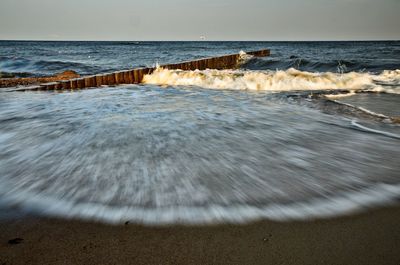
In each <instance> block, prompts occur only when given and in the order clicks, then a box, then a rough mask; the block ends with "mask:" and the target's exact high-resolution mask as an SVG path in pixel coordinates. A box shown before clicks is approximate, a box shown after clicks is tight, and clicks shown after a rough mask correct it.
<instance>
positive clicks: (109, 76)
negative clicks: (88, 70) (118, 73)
mask: <svg viewBox="0 0 400 265" xmlns="http://www.w3.org/2000/svg"><path fill="white" fill-rule="evenodd" d="M106 77H107V85H109V86H114V85H115V75H114V73H110V74H107V75H106Z"/></svg>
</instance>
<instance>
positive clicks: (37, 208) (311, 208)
mask: <svg viewBox="0 0 400 265" xmlns="http://www.w3.org/2000/svg"><path fill="white" fill-rule="evenodd" d="M0 188H1V187H0ZM0 191H1V189H0ZM1 192H2V194H4V192H3V191H1ZM399 195H400V185H398V184H385V183H377V184H376V185H373V186H371V187H366V188H363V189H361V190H357V191H356V190H354V191H348V192H345V193H340V194H337V195H335V196H332V197H320V198H312V199H309V200H308V201H299V202H294V203H290V204H279V203H271V204H270V205H267V206H254V205H246V204H243V205H231V206H226V205H218V204H210V205H208V206H204V207H190V206H175V207H160V208H145V207H132V206H116V205H113V206H110V205H104V204H99V203H84V202H73V201H66V200H60V199H55V198H50V197H46V196H40V195H37V194H29V193H20V194H18V195H15V194H10V195H9V196H6V197H3V198H1V197H0V199H1V200H0V202H1V204H3V205H19V210H22V212H23V213H24V212H28V213H36V214H43V215H50V216H59V217H63V218H78V219H83V220H98V221H101V222H106V223H112V224H121V223H124V222H126V221H131V222H134V223H139V224H146V225H165V224H216V223H247V222H250V221H255V220H261V219H269V220H274V221H290V220H310V219H315V218H329V217H335V216H338V215H346V214H349V213H354V212H359V211H362V210H364V209H369V208H372V207H377V206H384V205H388V204H391V203H394V202H396V201H397V200H398V198H399ZM1 204H0V205H1Z"/></svg>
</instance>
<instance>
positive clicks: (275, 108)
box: [0, 42, 400, 224]
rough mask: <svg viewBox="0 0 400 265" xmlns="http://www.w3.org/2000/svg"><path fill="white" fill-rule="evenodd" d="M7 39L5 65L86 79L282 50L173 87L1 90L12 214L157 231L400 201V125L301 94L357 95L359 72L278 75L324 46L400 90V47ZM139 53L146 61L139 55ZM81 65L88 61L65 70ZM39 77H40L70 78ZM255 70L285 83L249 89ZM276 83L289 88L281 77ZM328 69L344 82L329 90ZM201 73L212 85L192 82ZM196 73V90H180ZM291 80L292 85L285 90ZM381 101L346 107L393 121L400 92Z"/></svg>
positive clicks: (2, 181) (0, 193)
mask: <svg viewBox="0 0 400 265" xmlns="http://www.w3.org/2000/svg"><path fill="white" fill-rule="evenodd" d="M5 43H7V42H0V46H1V47H2V48H1V50H0V52H1V53H2V55H1V56H3V57H4V56H9V57H10V58H11V57H12V56H20V57H24V58H25V57H26V58H25V59H27V58H28V59H29V60H31V61H40V60H45V61H52V60H57V61H64V60H65V61H68V64H69V63H70V62H72V61H74V62H79V63H82V65H84V66H82V68H81V66H76V68H75V69H76V70H78V71H79V72H80V73H91V72H97V71H108V70H110V69H119V68H123V67H133V66H136V65H147V64H152V63H154V62H155V61H157V60H159V61H160V62H169V61H176V60H178V61H179V60H186V59H189V58H193V57H204V56H211V55H213V54H225V53H229V52H237V51H238V50H241V49H243V50H248V49H251V50H252V49H258V48H266V47H267V48H271V49H272V53H273V56H272V57H270V58H265V59H256V60H250V61H248V62H247V64H245V65H244V66H242V69H240V70H236V72H235V71H233V72H229V71H217V72H210V71H203V72H179V71H178V72H172V73H168V74H172V75H175V74H176V75H177V76H178V78H175V77H176V76H175V77H174V78H175V79H173V78H171V77H168V78H167V79H166V80H167V81H168V80H169V81H168V82H164V83H162V84H163V86H158V85H155V84H157V82H154V83H155V84H143V85H126V86H117V87H109V88H105V87H103V88H100V89H92V90H81V91H75V92H63V93H56V92H25V93H21V92H1V91H0V205H1V206H2V207H3V208H4V207H6V208H7V210H6V211H7V213H8V212H9V211H11V209H12V210H22V211H24V212H34V213H41V214H49V215H58V216H61V217H75V218H90V219H96V220H100V221H106V222H124V221H127V220H131V221H136V222H141V223H146V224H148V223H156V224H160V223H176V222H184V223H203V222H221V221H224V222H242V221H249V220H254V219H258V218H271V219H278V220H288V219H292V218H297V219H298V218H313V217H322V216H334V215H338V214H343V213H347V212H349V211H354V210H359V209H363V208H365V207H371V206H374V205H383V204H386V203H391V202H393V201H396V200H397V199H398V198H399V195H400V163H399V157H400V156H399V155H400V126H399V125H398V124H396V123H392V122H390V121H389V120H387V119H373V118H370V117H369V116H368V115H367V116H362V115H361V116H360V115H358V114H357V113H356V112H354V113H353V112H352V111H349V110H347V109H343V110H341V108H345V107H346V106H344V105H343V106H342V105H338V106H337V107H336V108H331V109H329V111H326V109H322V108H318V107H315V106H317V105H318V104H317V103H318V102H322V103H323V102H325V101H324V99H310V98H307V97H305V98H304V97H301V99H300V100H296V99H294V98H293V97H292V95H293V93H292V90H296V87H298V90H302V91H306V92H307V91H308V90H309V89H308V88H313V89H318V88H321V89H329V88H330V87H331V86H332V85H333V84H336V85H338V86H339V85H340V86H341V87H339V88H349V84H350V83H344V82H343V80H344V79H343V78H344V77H345V76H346V75H344V77H343V75H342V74H341V73H339V74H338V73H337V72H335V73H328V72H324V73H320V72H321V71H322V69H323V68H318V67H316V68H315V69H311V70H312V72H313V73H306V72H304V70H307V69H303V71H299V70H293V69H292V70H291V69H287V68H285V67H284V64H281V67H282V69H283V71H281V72H280V71H272V70H271V69H269V68H271V67H272V66H273V65H274V64H273V63H271V62H272V61H273V60H275V59H276V58H281V59H282V58H289V57H290V56H289V55H290V54H296V55H297V56H300V57H304V58H309V57H313V58H317V57H318V56H317V55H318V51H320V50H323V51H324V52H322V55H321V56H320V57H321V59H319V60H320V61H326V62H329V61H330V60H333V59H332V58H334V57H335V58H336V59H338V58H339V57H342V56H345V55H346V56H347V57H348V58H347V59H348V60H350V61H351V60H353V59H354V60H358V64H359V67H370V70H371V72H370V73H360V71H361V70H362V69H361V68H360V69H359V70H360V71H357V72H353V73H348V76H349V78H348V80H350V81H351V80H353V79H356V78H358V77H362V80H367V81H368V82H370V83H363V82H364V81H363V82H360V84H359V86H360V88H363V86H371V85H374V86H382V87H384V88H390V89H393V91H392V92H393V93H395V92H396V91H398V89H399V87H398V83H397V82H398V72H396V71H386V72H383V70H396V69H399V68H400V67H398V60H397V61H396V60H394V59H396V58H397V59H398V43H397V42H390V43H379V45H380V46H379V47H381V48H382V49H378V51H379V52H381V53H382V54H383V55H382V58H381V59H380V60H377V61H376V62H373V57H374V56H375V55H374V54H372V53H371V54H370V53H364V54H360V51H361V50H365V49H372V47H374V45H375V48H376V44H372V43H356V44H354V46H355V47H353V44H352V43H347V44H343V43H311V44H310V43H267V44H265V43H216V44H210V43H203V42H201V43H200V42H199V43H166V44H165V45H164V44H162V43H89V44H87V43H52V42H51V43H45V44H43V43H36V42H35V43H29V42H18V43H16V44H15V43H12V45H11V44H10V43H8V44H7V45H6V44H5ZM24 45H26V47H24ZM146 45H148V46H146ZM163 45H164V46H163ZM5 46H6V47H5ZM77 47H78V48H77ZM137 47H138V48H137ZM144 47H147V48H144ZM329 47H331V48H329ZM385 47H389V50H386V49H385ZM306 48H307V49H306ZM135 49H138V53H133V52H131V51H133V50H135ZM140 49H142V50H141V52H139V50H140ZM122 50H125V51H124V52H121V51H122ZM145 50H146V51H145ZM156 50H158V51H156ZM350 50H351V52H350ZM33 51H36V55H35V56H32V54H33ZM60 51H65V53H63V52H60ZM107 51H108V52H107ZM338 51H343V53H337V52H338ZM356 51H358V53H357V52H356ZM96 52H97V53H98V55H95V57H90V59H86V58H83V55H88V56H92V55H93V54H95V53H96ZM24 54H25V55H24ZM29 54H30V55H29ZM349 54H352V55H351V56H353V57H351V56H350V55H349ZM385 54H386V55H385ZM96 56H98V57H96ZM385 56H387V57H385ZM396 56H397V57H396ZM79 58H80V59H79ZM92 58H97V59H93V60H92ZM352 58H353V59H352ZM355 58H358V59H355ZM385 58H386V59H385ZM390 58H392V59H390ZM7 60H8V59H7ZM79 60H81V61H79ZM90 62H94V63H93V65H92V66H90V67H89V65H90ZM27 65H29V64H26V63H22V64H21V66H18V67H17V68H16V71H19V72H21V71H24V70H21V69H22V68H23V67H27ZM49 65H51V63H50V64H49ZM71 65H72V68H74V67H75V66H74V65H73V64H69V65H68V67H67V66H66V68H68V69H71ZM257 65H259V67H258V66H257ZM271 65H272V66H271ZM391 65H392V66H393V67H392V68H391V67H390V66H391ZM2 67H4V64H2ZM63 67H64V66H63ZM91 67H92V68H91ZM254 67H258V68H257V69H252V68H254ZM290 67H292V66H290ZM324 67H325V66H324ZM332 67H333V68H334V66H333V65H332ZM335 67H336V66H335ZM382 67H384V68H382ZM381 68H382V69H381ZM1 69H2V70H1V71H5V70H4V68H1ZM7 69H8V68H7ZM32 69H35V70H30V71H33V72H34V73H36V74H39V73H42V72H43V73H48V74H49V73H52V71H59V70H61V68H60V69H58V68H57V70H56V69H55V68H54V69H53V70H50V69H52V68H51V66H46V67H43V68H40V67H37V65H36V66H35V67H33V68H32ZM63 69H64V68H63ZM85 69H86V70H85ZM374 69H379V71H378V72H377V73H374V72H373V71H372V70H374ZM6 71H9V70H6ZM35 71H36V72H35ZM85 71H86V72H85ZM296 71H298V72H296ZM33 72H32V73H33ZM155 75H157V73H155ZM254 75H255V76H261V77H260V79H258V81H257V82H259V84H260V85H265V83H266V82H269V87H271V88H273V89H272V90H255V91H251V90H249V89H248V88H246V85H244V84H246V83H245V81H246V82H255V79H254V78H253V79H252V78H251V77H252V76H254ZM277 75H278V76H279V75H280V76H281V77H282V76H283V78H281V79H278V80H281V81H279V82H286V83H285V84H286V86H282V84H281V83H279V82H277V83H273V82H271V81H268V80H269V79H268V78H269V77H271V76H272V77H276V76H277ZM320 75H322V76H329V77H330V78H333V79H332V80H333V81H332V80H331V79H329V80H331V81H327V82H328V85H326V83H324V84H325V85H324V86H322V84H323V83H322V82H321V80H325V79H323V78H322V77H321V76H320ZM188 76H191V77H190V78H192V79H190V78H188ZM193 76H194V77H195V78H194V79H193ZM198 76H202V77H206V78H208V79H205V80H206V81H207V80H208V81H207V82H204V80H203V79H201V80H202V81H201V82H200V81H199V82H197V83H196V82H192V81H193V80H199V79H198ZM210 76H211V77H212V78H211V79H210ZM244 76H246V77H245V78H244ZM249 76H250V77H249ZM265 76H267V77H268V78H267V79H266V77H265ZM371 76H372V77H371ZM222 77H223V78H222ZM383 77H384V78H383ZM149 78H150V79H151V78H155V76H153V77H149ZM183 78H186V79H185V80H186V81H187V82H189V83H185V84H182V83H179V82H181V81H182V80H183ZM224 78H228V79H229V82H225V81H226V80H225V79H224ZM263 78H264V79H263ZM157 80H160V79H157ZM171 80H175V81H176V82H175V81H174V82H172V81H171ZM210 80H212V82H211V83H210V82H209V81H210ZM216 80H219V81H221V80H222V81H224V82H225V83H224V86H222V87H217V88H218V89H209V88H216V87H213V85H215V82H216ZM244 80H245V81H244ZM273 80H275V79H273ZM288 80H289V81H288ZM222 81H221V82H222ZM292 81H293V82H292ZM305 81H307V82H305ZM325 81H326V80H325ZM221 82H220V83H218V84H221ZM329 82H331V84H329ZM210 84H211V85H210ZM279 84H281V86H279ZM288 84H289V85H291V87H290V88H291V89H282V87H287V85H288ZM300 84H301V86H300ZM237 87H242V88H243V87H244V89H237V90H235V88H237ZM375 88H376V87H375ZM271 92H272V93H271ZM386 92H388V93H391V92H390V91H389V90H387V91H386ZM306 95H307V94H306ZM375 96H377V95H375ZM377 97H378V100H376V99H374V98H372V97H370V95H367V94H366V95H362V96H358V95H357V97H352V96H350V97H345V98H341V99H338V101H341V100H343V102H344V103H347V104H352V105H353V104H355V105H357V106H358V105H360V106H364V107H365V108H370V109H371V110H375V111H376V112H378V113H379V112H380V111H381V112H384V114H385V115H389V116H396V115H397V113H399V112H398V106H399V105H398V104H396V102H398V95H395V94H385V95H383V94H380V95H378V96H377ZM345 101H346V102H345ZM360 102H361V103H360ZM365 102H367V103H368V104H369V105H368V104H367V103H365ZM371 102H372V103H371ZM387 102H390V104H389V105H388V103H387ZM330 106H331V105H326V106H325V107H326V108H330ZM374 106H375V107H376V106H378V107H379V108H374ZM396 108H397V109H396Z"/></svg>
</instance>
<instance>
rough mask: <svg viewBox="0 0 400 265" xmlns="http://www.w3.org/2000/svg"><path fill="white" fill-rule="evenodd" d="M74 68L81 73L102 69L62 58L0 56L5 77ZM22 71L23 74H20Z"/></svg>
mask: <svg viewBox="0 0 400 265" xmlns="http://www.w3.org/2000/svg"><path fill="white" fill-rule="evenodd" d="M65 70H74V71H76V72H79V73H81V74H94V73H97V72H100V71H102V70H103V69H101V68H100V67H98V66H94V65H90V64H87V63H84V62H74V61H62V60H29V59H26V58H22V57H15V58H14V57H7V56H2V57H0V72H2V73H7V76H6V77H9V76H15V77H26V76H48V75H53V74H55V73H58V72H61V71H65ZM21 73H23V75H21Z"/></svg>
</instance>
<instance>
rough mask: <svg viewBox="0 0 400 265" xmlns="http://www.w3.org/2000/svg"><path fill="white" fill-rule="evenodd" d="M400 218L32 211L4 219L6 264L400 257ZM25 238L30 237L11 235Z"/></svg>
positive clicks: (381, 260) (397, 209) (392, 212)
mask: <svg viewBox="0 0 400 265" xmlns="http://www.w3.org/2000/svg"><path fill="white" fill-rule="evenodd" d="M399 222H400V205H399V204H397V205H394V206H391V207H384V208H378V209H371V210H368V211H365V212H362V213H355V214H352V215H347V216H341V217H335V218H331V219H317V220H309V221H290V222H276V221H269V220H263V221H257V222H252V223H248V224H239V225H236V224H216V225H206V226H205V225H203V226H200V225H197V226H189V225H172V226H143V225H138V224H130V223H127V224H125V225H107V224H102V223H96V222H89V221H79V220H63V219H57V218H47V217H26V216H25V217H21V218H19V219H18V218H17V219H14V220H3V221H0V264H7V265H10V264H186V265H189V264H299V265H301V264H363V265H365V264H400V251H398V246H399V245H400V226H399V225H398V224H399ZM17 238H21V239H23V240H22V241H21V242H17V243H16V244H12V243H10V242H9V240H12V239H17ZM17 241H18V240H17ZM11 242H14V241H11ZM14 243H15V242H14Z"/></svg>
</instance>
